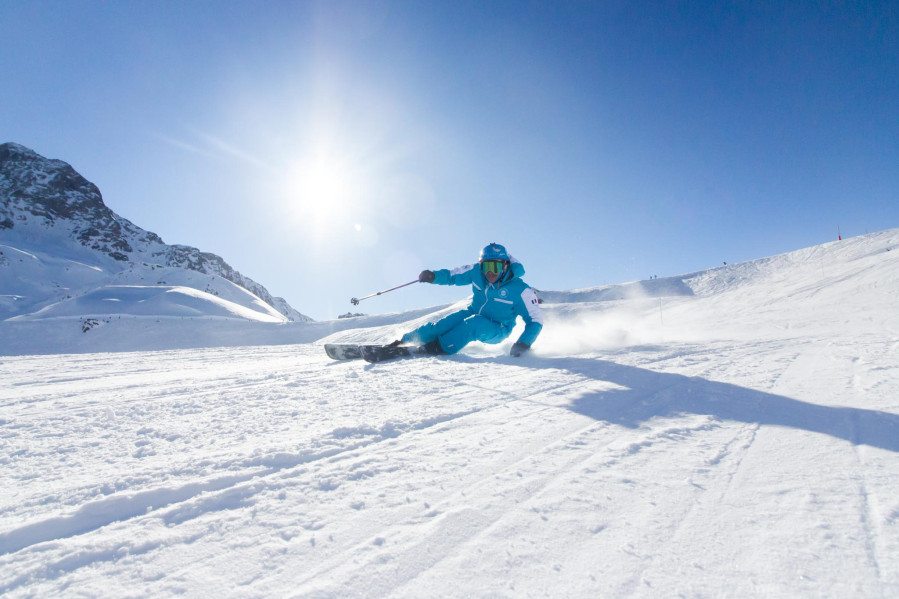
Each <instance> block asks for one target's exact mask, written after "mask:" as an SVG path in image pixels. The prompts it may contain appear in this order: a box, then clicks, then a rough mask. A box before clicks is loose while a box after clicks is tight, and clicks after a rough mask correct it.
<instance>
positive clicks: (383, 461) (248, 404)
mask: <svg viewBox="0 0 899 599" xmlns="http://www.w3.org/2000/svg"><path fill="white" fill-rule="evenodd" d="M897 246H899V230H891V231H886V232H883V233H877V234H872V235H866V236H863V237H858V238H854V239H849V240H844V241H841V242H834V243H830V244H826V245H823V246H818V247H813V248H808V249H805V250H800V251H797V252H792V253H790V254H785V255H782V256H775V257H772V258H767V259H763V260H756V261H753V262H748V263H745V264H737V265H730V266H727V267H722V268H718V269H713V270H710V271H705V272H700V273H693V274H690V275H685V276H682V277H674V278H670V279H658V280H652V281H644V282H638V283H632V284H626V285H619V286H612V287H607V288H597V289H594V290H579V291H574V292H568V293H562V292H559V293H551V294H550V293H547V294H544V295H545V299H546V303H545V304H544V309H545V315H546V326H545V329H544V332H543V334H542V335H541V337H540V339H539V340H538V342H537V343H536V344H535V346H534V350H533V353H532V354H531V355H529V356H526V357H523V358H520V359H515V358H511V357H509V356H508V355H507V351H508V345H509V344H510V343H511V341H512V340H514V338H515V335H513V338H512V339H510V340H509V342H508V343H507V344H505V345H502V346H485V345H479V344H477V345H472V346H470V347H469V348H466V350H465V352H464V353H462V354H459V355H456V356H453V357H439V358H418V359H411V360H400V361H394V362H386V363H381V364H376V365H369V364H366V363H365V362H361V361H347V362H334V361H331V360H329V359H328V358H327V357H326V356H325V354H324V352H323V351H322V348H321V344H322V343H323V342H324V341H325V340H328V341H339V340H351V339H369V340H378V339H385V340H386V339H390V338H392V337H393V336H395V334H396V333H397V332H398V331H403V330H407V329H408V328H409V327H411V326H414V325H415V324H417V323H419V322H423V321H424V320H426V319H428V318H435V317H437V316H439V314H441V313H445V312H448V311H450V310H452V309H454V307H447V308H444V309H442V310H440V311H438V312H436V313H428V311H421V312H419V313H414V314H402V315H392V316H384V317H370V318H368V319H364V318H363V319H347V320H346V321H345V322H341V323H339V324H327V323H324V324H323V323H309V324H305V323H289V324H285V323H282V324H268V323H260V322H255V321H254V322H250V321H241V323H242V324H241V325H240V326H241V327H244V328H242V329H239V328H237V324H235V322H237V321H234V320H233V319H221V320H216V319H209V318H204V319H190V318H185V319H181V318H178V319H169V320H166V321H164V322H158V323H157V322H151V323H148V320H147V319H141V318H124V317H123V318H120V319H116V320H115V321H111V322H108V323H106V324H103V325H102V326H98V327H97V328H95V329H91V330H88V331H87V332H82V331H81V330H77V331H74V332H73V331H70V330H69V329H68V328H66V327H67V326H68V325H66V324H65V323H66V319H65V318H63V317H62V315H58V316H59V318H39V319H35V320H31V321H12V322H10V321H7V322H4V323H0V343H3V344H4V345H5V346H6V349H5V350H4V351H3V352H0V353H4V354H7V357H4V358H2V359H0V430H2V438H0V488H2V493H0V595H5V596H10V597H49V596H91V597H137V596H141V597H172V596H184V595H186V596H217V597H315V598H338V597H341V598H342V597H585V598H586V597H590V598H595V597H679V596H682V597H741V598H742V597H854V598H855V597H897V596H899V393H897V391H899V316H897V315H899V306H897V298H899V249H897ZM120 291H121V290H120ZM160 293H169V291H167V290H162V291H160ZM100 299H101V298H92V299H91V298H88V299H86V300H85V301H90V302H92V305H97V302H98V301H99V300H100ZM132 299H133V298H132ZM148 299H149V298H148ZM179 305H181V304H179ZM185 305H189V302H187V303H186V304H185ZM61 323H62V324H61ZM53 325H55V326H56V327H57V328H56V329H53V328H52V326H53ZM29 327H30V328H29ZM60 327H62V328H60ZM221 327H225V330H226V332H224V333H222V332H217V333H212V332H208V331H213V330H219V328H221ZM228 327H231V328H228ZM266 327H267V328H266ZM339 329H343V330H339ZM151 330H154V331H160V330H161V331H165V332H167V333H168V334H170V335H171V336H170V337H165V336H164V335H163V334H162V333H157V334H155V336H154V334H151V332H150V331H151ZM182 330H183V331H186V332H184V333H181V334H179V333H177V331H182ZM53 331H56V332H53ZM203 331H207V332H206V333H203ZM239 331H243V332H244V335H245V337H244V338H247V339H250V340H251V341H252V342H253V343H259V344H256V345H244V346H235V345H231V346H228V345H227V342H228V341H229V340H230V341H234V340H236V339H240V338H241V335H240V332H239ZM264 331H268V332H264ZM42 335H44V337H42ZM203 335H205V337H204V336H203ZM23 337H27V338H29V340H28V341H27V342H26V341H23V340H22V338H23ZM34 337H36V338H37V339H34ZM189 339H193V342H194V344H196V343H198V341H197V340H198V339H199V342H200V343H202V342H204V340H208V342H209V343H208V345H210V347H193V348H190V349H167V350H165V351H148V350H149V349H153V348H158V347H163V346H164V343H165V342H166V340H168V342H169V343H170V345H169V346H168V347H182V348H185V347H188V345H189V344H188V341H189ZM266 339H268V340H270V343H273V344H274V343H277V345H273V344H268V345H267V344H264V343H265V341H266ZM117 340H118V341H117ZM42 343H43V345H42ZM90 343H94V344H95V345H93V346H91V345H90ZM141 344H144V345H143V346H142V345H141ZM212 346H218V347H212ZM91 347H93V348H94V351H96V350H97V349H103V350H104V351H106V350H123V349H128V350H132V351H119V353H89V352H90V351H91ZM16 348H18V349H16ZM59 348H65V350H66V351H77V352H80V353H70V354H55V355H54V354H53V352H54V351H60V349H59ZM27 353H41V354H47V355H25V354H27ZM9 354H20V355H9Z"/></svg>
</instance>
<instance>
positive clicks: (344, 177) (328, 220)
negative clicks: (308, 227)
mask: <svg viewBox="0 0 899 599" xmlns="http://www.w3.org/2000/svg"><path fill="white" fill-rule="evenodd" d="M289 185H290V190H289V195H290V202H291V204H292V212H294V214H295V216H296V217H298V218H300V219H302V220H308V221H311V222H310V224H312V225H313V226H314V227H315V228H316V229H320V228H322V227H326V226H328V225H331V224H334V223H335V221H337V220H341V219H342V218H343V217H350V216H351V215H350V214H348V212H350V210H351V204H352V203H354V202H355V200H356V197H355V195H356V188H355V185H354V184H353V182H352V175H351V173H350V172H349V170H348V169H347V168H345V167H344V166H342V165H341V164H340V163H339V162H334V161H328V160H323V159H319V160H312V161H307V162H303V163H300V164H298V165H297V166H295V167H294V169H293V170H292V172H291V181H290V184H289Z"/></svg>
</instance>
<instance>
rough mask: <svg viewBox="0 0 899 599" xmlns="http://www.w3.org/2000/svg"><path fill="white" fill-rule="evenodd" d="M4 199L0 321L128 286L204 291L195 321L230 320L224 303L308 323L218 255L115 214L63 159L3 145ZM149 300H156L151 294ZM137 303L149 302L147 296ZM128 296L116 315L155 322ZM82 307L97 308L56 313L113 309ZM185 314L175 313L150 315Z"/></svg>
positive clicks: (0, 179)
mask: <svg viewBox="0 0 899 599" xmlns="http://www.w3.org/2000/svg"><path fill="white" fill-rule="evenodd" d="M0 200H2V201H0V320H4V319H7V318H12V317H16V316H20V317H22V316H27V315H31V316H28V317H29V318H35V317H38V316H37V315H33V314H32V313H34V312H36V311H38V310H41V309H42V308H46V307H48V306H50V305H51V304H57V303H60V302H62V303H66V302H71V301H72V300H73V298H75V297H78V296H83V295H85V294H90V293H94V292H95V291H100V289H101V288H103V287H106V286H118V285H122V284H124V283H125V282H127V284H129V285H140V286H144V287H153V286H166V285H169V286H172V285H180V286H185V287H190V288H192V289H195V290H197V291H199V292H201V293H202V294H201V295H197V294H194V296H195V300H196V301H194V302H193V310H194V312H193V313H195V314H196V313H207V314H208V315H210V316H212V315H216V316H222V312H221V305H222V304H221V301H220V300H221V299H225V300H227V301H229V302H233V303H236V304H238V305H239V306H242V307H243V308H248V309H249V311H247V310H241V309H233V310H232V309H229V310H227V311H226V312H227V314H228V317H230V318H248V319H250V320H263V321H270V320H271V319H272V318H273V317H274V318H275V319H277V320H280V321H288V320H289V321H308V320H309V318H308V317H306V316H303V315H302V314H300V313H299V312H297V311H296V310H294V309H293V308H291V307H290V306H289V305H288V304H287V302H286V301H284V300H283V299H282V298H275V297H272V296H271V294H269V292H268V291H267V290H266V289H265V287H263V286H262V285H260V284H259V283H256V282H255V281H253V280H252V279H250V278H248V277H246V276H244V275H242V274H241V273H239V272H237V271H235V270H234V269H233V268H231V267H230V266H229V265H228V264H227V263H226V262H225V261H224V260H222V258H220V257H219V256H216V255H215V254H210V253H206V252H201V251H200V250H198V249H196V248H193V247H189V246H184V245H167V244H165V243H163V241H162V240H161V239H160V238H159V237H158V236H157V235H156V234H154V233H151V232H149V231H145V230H143V229H141V228H140V227H138V226H136V225H134V224H133V223H131V222H130V221H128V220H127V219H124V218H122V217H121V216H119V215H117V214H115V213H114V212H113V211H111V210H110V209H109V208H107V207H106V205H105V204H104V203H103V198H102V196H101V195H100V190H99V189H97V187H96V186H95V185H93V184H92V183H90V182H89V181H87V180H86V179H84V177H82V176H81V175H79V174H78V173H77V172H76V171H75V170H74V169H73V168H72V167H71V166H69V165H68V164H66V163H65V162H62V161H60V160H48V159H46V158H44V157H42V156H39V155H38V154H36V153H35V152H33V151H32V150H29V149H28V148H25V147H23V146H20V145H18V144H12V143H6V144H2V145H0ZM174 279H178V280H179V281H180V282H178V283H174V282H173V280H174ZM236 289H240V291H236ZM100 293H101V295H102V294H105V295H108V294H109V293H110V292H108V291H100ZM143 293H146V294H150V295H153V294H155V292H154V290H153V289H149V288H148V289H145V290H144V292H143ZM129 297H134V298H135V301H137V302H141V301H142V300H141V299H139V294H138V295H134V296H129ZM128 299H129V298H124V297H123V298H120V300H119V303H118V304H116V305H117V306H119V307H121V310H120V311H118V312H115V315H116V316H134V315H136V314H143V315H145V316H149V315H151V314H150V313H149V312H148V311H147V310H146V308H147V307H148V304H146V303H145V302H142V305H141V306H137V305H133V304H132V303H131V302H129V301H128ZM76 305H77V307H78V308H85V309H86V308H91V307H93V306H92V305H86V303H85V301H80V302H74V303H70V305H68V306H65V307H58V308H55V309H54V310H51V311H50V312H51V313H55V314H60V313H66V314H68V315H70V316H80V317H82V318H83V319H94V318H95V317H96V316H98V315H99V314H109V313H110V307H111V305H107V306H106V307H105V308H104V309H103V310H101V311H100V313H99V314H97V313H91V312H89V311H88V312H82V313H80V314H76ZM156 307H157V308H159V309H161V310H163V309H164V308H166V304H165V303H164V302H157V303H156ZM43 313H44V314H47V312H46V311H44V312H43ZM182 313H183V311H182V310H180V309H176V310H175V311H174V312H173V313H169V312H166V311H162V312H157V313H155V314H152V316H160V317H170V316H176V315H181V314H182ZM256 313H258V314H256Z"/></svg>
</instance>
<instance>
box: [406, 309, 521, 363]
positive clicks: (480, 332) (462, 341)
mask: <svg viewBox="0 0 899 599" xmlns="http://www.w3.org/2000/svg"><path fill="white" fill-rule="evenodd" d="M511 333H512V326H510V325H504V324H502V323H499V322H496V321H494V320H490V319H489V318H487V317H486V316H481V315H479V314H475V313H474V312H471V311H470V310H460V311H458V312H453V313H452V314H450V315H448V316H444V317H443V318H441V319H440V320H438V321H437V322H429V323H428V324H426V325H424V326H421V327H418V328H417V329H415V330H414V331H412V332H410V333H406V334H405V335H403V339H402V341H403V343H417V344H422V345H423V344H425V343H428V342H430V341H433V340H434V339H438V340H439V341H440V347H442V348H443V351H445V352H446V353H448V354H454V353H456V352H458V351H459V350H461V349H462V348H463V347H465V346H466V345H468V344H469V343H471V342H472V341H480V342H482V343H501V342H502V341H504V340H505V339H506V338H507V337H508V336H509V335H510V334H511Z"/></svg>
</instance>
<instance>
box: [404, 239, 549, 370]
mask: <svg viewBox="0 0 899 599" xmlns="http://www.w3.org/2000/svg"><path fill="white" fill-rule="evenodd" d="M523 274H524V266H523V265H522V264H521V263H520V262H518V261H517V260H515V259H514V258H512V257H511V256H510V255H509V254H508V252H506V248H505V247H503V246H501V245H500V244H498V243H491V244H490V245H488V246H487V247H485V248H484V249H483V250H481V255H480V257H479V260H478V263H477V264H470V265H467V266H462V267H459V268H456V269H453V270H445V269H444V270H437V271H431V270H423V271H422V272H421V274H420V275H418V280H419V281H420V282H422V283H433V284H435V285H460V286H461V285H469V284H470V285H471V290H472V299H471V304H470V305H469V306H468V307H467V308H466V309H464V310H460V311H458V312H454V313H452V314H450V315H449V316H446V317H444V318H442V319H441V320H438V321H437V322H433V323H428V324H426V325H424V326H422V327H419V328H417V329H415V330H414V331H411V332H409V333H406V334H405V335H403V337H402V339H399V340H397V341H394V342H393V344H391V345H393V346H398V345H400V344H403V345H406V344H414V345H420V346H421V348H420V351H421V352H422V353H427V354H434V355H436V354H454V353H456V352H458V351H459V350H461V349H462V348H463V347H465V346H466V345H468V344H469V343H471V342H472V341H481V342H483V343H491V344H493V343H501V342H502V341H503V340H505V339H506V338H507V337H508V336H509V335H510V334H511V333H512V329H513V328H514V326H515V321H516V319H517V317H519V316H521V318H522V319H523V320H524V322H525V327H524V332H523V333H522V334H521V336H520V337H519V338H518V340H517V341H516V342H515V344H514V345H512V349H511V351H510V354H511V355H513V356H515V357H518V356H520V355H521V354H523V353H525V352H526V351H528V350H530V348H531V345H532V344H533V343H534V340H535V339H537V335H539V334H540V331H541V329H543V317H542V316H541V314H540V303H539V301H538V300H537V294H536V293H535V292H534V290H533V289H531V288H530V287H529V286H528V284H527V283H525V282H524V281H522V280H521V276H522V275H523Z"/></svg>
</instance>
